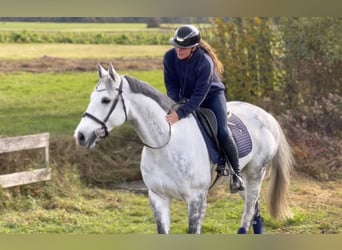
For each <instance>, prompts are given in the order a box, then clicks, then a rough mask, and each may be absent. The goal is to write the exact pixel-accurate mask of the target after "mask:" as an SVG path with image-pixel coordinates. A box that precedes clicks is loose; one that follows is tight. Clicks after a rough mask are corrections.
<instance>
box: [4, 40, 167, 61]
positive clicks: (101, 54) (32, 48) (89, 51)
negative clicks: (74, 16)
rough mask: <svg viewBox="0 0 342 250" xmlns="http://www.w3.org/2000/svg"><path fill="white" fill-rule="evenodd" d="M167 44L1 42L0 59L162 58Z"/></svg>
mask: <svg viewBox="0 0 342 250" xmlns="http://www.w3.org/2000/svg"><path fill="white" fill-rule="evenodd" d="M168 48H170V46H168V45H135V46H130V45H113V44H112V45H109V44H10V43H9V44H1V43H0V59H5V60H20V59H34V58H39V57H43V56H50V57H61V58H76V59H80V58H101V59H106V58H144V57H146V58H162V56H163V54H164V53H165V51H166V50H167V49H168Z"/></svg>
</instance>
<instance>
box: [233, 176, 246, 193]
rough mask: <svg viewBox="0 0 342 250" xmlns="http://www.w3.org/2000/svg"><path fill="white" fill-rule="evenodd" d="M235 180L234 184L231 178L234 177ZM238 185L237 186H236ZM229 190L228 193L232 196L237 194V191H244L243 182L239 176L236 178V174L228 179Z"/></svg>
mask: <svg viewBox="0 0 342 250" xmlns="http://www.w3.org/2000/svg"><path fill="white" fill-rule="evenodd" d="M233 175H235V177H236V178H238V179H237V182H234V180H233V178H234V176H233ZM237 185H239V186H237ZM229 188H230V193H232V194H234V193H237V192H239V191H244V190H245V187H244V184H243V180H242V178H241V177H240V176H238V175H237V174H232V176H231V178H230V183H229Z"/></svg>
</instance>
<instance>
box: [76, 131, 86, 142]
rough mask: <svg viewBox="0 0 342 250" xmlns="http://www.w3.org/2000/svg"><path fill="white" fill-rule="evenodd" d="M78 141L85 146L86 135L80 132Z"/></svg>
mask: <svg viewBox="0 0 342 250" xmlns="http://www.w3.org/2000/svg"><path fill="white" fill-rule="evenodd" d="M77 140H78V143H79V144H80V145H83V144H84V142H85V136H84V134H83V133H81V132H78V134H77Z"/></svg>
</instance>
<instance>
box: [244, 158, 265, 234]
mask: <svg viewBox="0 0 342 250" xmlns="http://www.w3.org/2000/svg"><path fill="white" fill-rule="evenodd" d="M253 167H254V166H251V165H250V166H248V167H247V168H246V171H245V173H244V174H245V176H247V178H246V189H245V191H243V193H241V194H242V196H243V199H244V203H245V205H244V209H243V214H242V218H241V226H240V229H239V230H238V233H239V234H244V233H247V232H248V229H249V228H250V226H251V222H252V221H253V220H254V219H255V215H256V210H255V209H256V208H258V206H257V203H258V200H259V196H260V190H261V183H262V180H263V177H264V169H263V168H255V167H254V168H253Z"/></svg>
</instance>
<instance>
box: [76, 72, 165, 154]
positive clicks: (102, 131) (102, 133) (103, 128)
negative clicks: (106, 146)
mask: <svg viewBox="0 0 342 250" xmlns="http://www.w3.org/2000/svg"><path fill="white" fill-rule="evenodd" d="M122 85H123V80H122V78H121V81H120V85H119V88H116V89H115V90H117V91H118V95H117V96H116V97H115V99H114V101H113V104H112V106H111V107H110V110H109V112H108V114H107V116H106V118H105V119H104V120H103V121H102V120H100V119H99V118H97V117H96V116H94V115H92V114H90V113H88V112H84V114H83V116H82V117H88V118H90V119H92V120H93V121H95V122H97V123H98V124H100V125H101V129H100V130H96V131H95V135H96V137H99V138H101V139H103V138H106V137H107V136H108V134H109V133H108V128H107V125H106V122H107V121H108V119H109V117H110V116H111V114H112V113H113V111H114V109H115V108H116V105H118V102H119V99H121V102H122V106H123V109H124V112H125V122H126V121H127V110H126V105H125V100H124V98H123V96H122ZM168 125H169V138H168V140H167V141H166V142H165V143H164V144H163V145H161V146H158V147H153V146H150V145H148V144H146V143H144V142H142V144H143V145H144V146H146V147H148V148H152V149H160V148H163V147H165V146H166V145H167V144H168V143H169V142H170V139H171V125H170V124H168Z"/></svg>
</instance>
